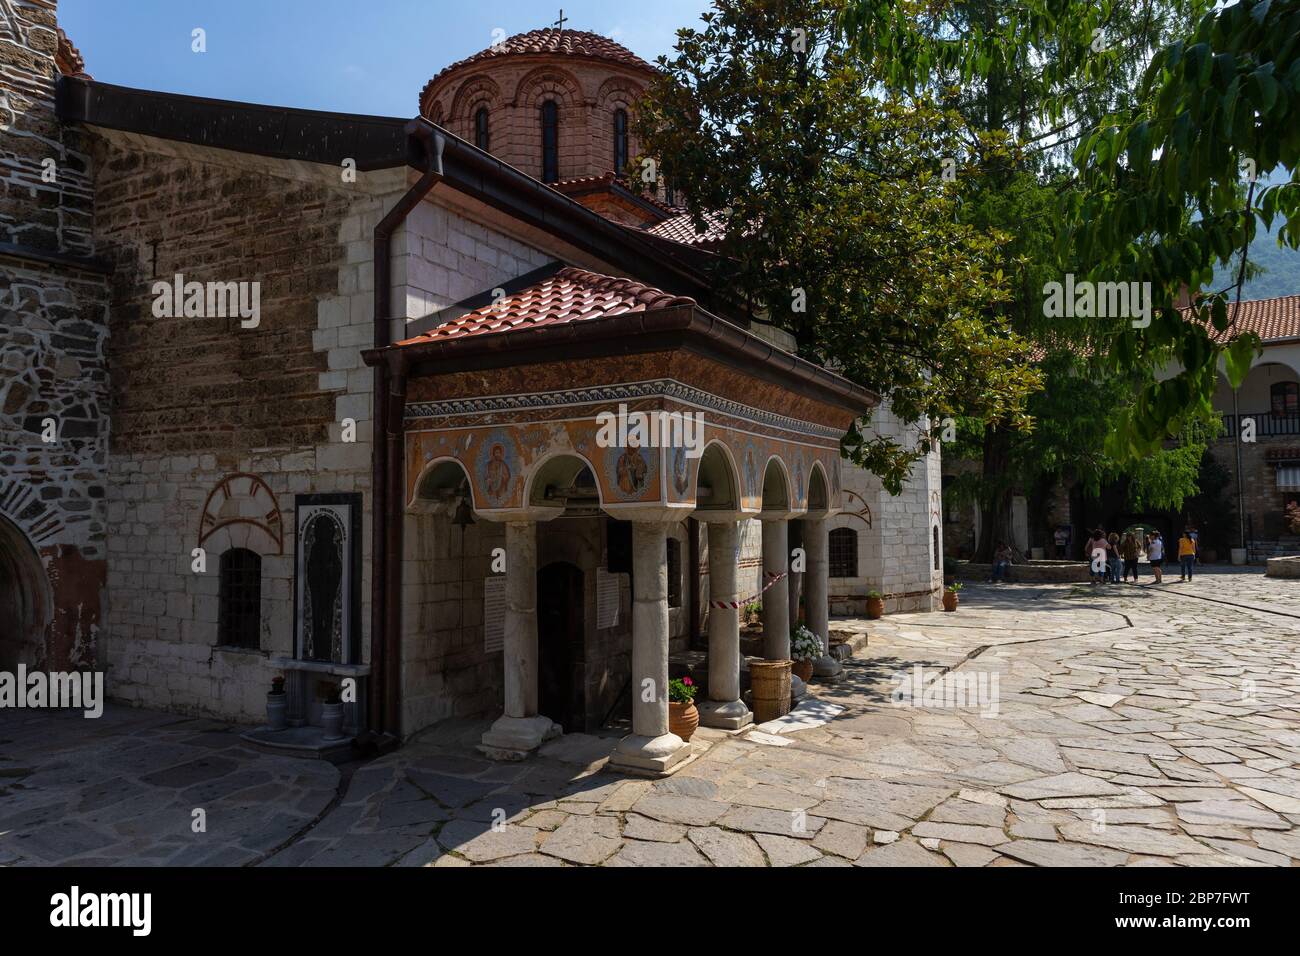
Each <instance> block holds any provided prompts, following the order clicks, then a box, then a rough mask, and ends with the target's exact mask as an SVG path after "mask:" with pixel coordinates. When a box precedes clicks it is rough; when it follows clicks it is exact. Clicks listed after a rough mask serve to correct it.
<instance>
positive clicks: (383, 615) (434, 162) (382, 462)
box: [370, 118, 444, 736]
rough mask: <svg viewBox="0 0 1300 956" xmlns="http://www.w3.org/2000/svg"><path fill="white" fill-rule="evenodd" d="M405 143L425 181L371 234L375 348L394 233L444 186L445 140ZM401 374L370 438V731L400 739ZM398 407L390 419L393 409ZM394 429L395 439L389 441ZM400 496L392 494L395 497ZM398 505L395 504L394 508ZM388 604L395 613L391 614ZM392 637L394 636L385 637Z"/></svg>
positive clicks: (385, 392)
mask: <svg viewBox="0 0 1300 956" xmlns="http://www.w3.org/2000/svg"><path fill="white" fill-rule="evenodd" d="M406 135H407V137H408V140H409V141H411V142H412V143H416V144H419V146H420V148H421V149H422V150H423V154H424V160H425V168H424V172H423V174H422V175H421V176H420V178H419V179H418V180H417V181H416V182H415V184H414V185H413V186H411V188H410V189H409V190H407V192H406V194H405V195H404V196H402V198H401V199H399V200H398V201H397V204H396V205H394V206H393V208H392V209H390V210H389V211H388V213H387V214H386V215H385V216H384V218H383V219H381V220H379V223H378V224H377V225H376V226H375V230H374V267H375V268H374V284H375V291H374V301H375V306H374V320H375V348H377V349H382V348H387V347H388V346H389V345H391V344H392V333H391V329H390V327H389V323H390V320H391V318H392V289H391V285H392V260H391V256H390V251H391V250H390V244H391V242H392V238H393V233H394V232H396V231H397V227H398V226H399V225H401V224H402V223H403V222H404V221H405V220H406V217H407V216H408V215H409V214H410V212H411V210H412V209H414V208H415V207H416V206H417V205H419V203H420V202H421V200H423V199H424V197H425V196H427V195H428V194H429V193H430V192H431V191H432V190H433V187H434V186H436V185H437V184H438V183H439V182H441V181H442V148H443V144H444V140H443V138H442V136H440V135H438V134H437V132H436V131H435V130H434V127H433V125H432V124H431V123H429V122H428V121H427V120H425V119H423V118H418V119H413V120H411V122H409V123H407V124H406ZM399 364H400V367H401V368H402V370H403V371H402V374H401V378H402V381H401V383H400V391H399V392H398V393H397V394H396V395H393V394H391V390H390V381H389V379H390V370H389V367H388V365H387V364H386V363H383V362H381V363H379V364H377V365H376V366H375V375H374V393H373V408H374V416H375V420H374V434H373V435H372V436H371V457H370V467H371V472H372V476H371V487H370V497H371V516H372V517H371V548H370V561H371V567H372V573H371V582H370V668H371V674H372V679H371V694H370V727H371V729H372V730H374V731H376V732H387V733H391V734H392V735H393V736H398V735H399V734H400V729H401V714H400V708H401V700H400V696H401V685H400V682H399V680H400V653H401V633H400V629H401V612H402V608H401V587H402V564H401V558H402V552H401V548H400V534H401V518H400V516H401V514H402V512H403V505H404V502H403V501H402V488H403V486H404V482H403V481H402V477H403V476H402V474H401V472H402V468H401V465H400V462H401V437H402V407H403V403H404V402H405V393H406V385H405V372H404V368H405V363H404V362H401V363H399ZM394 405H396V411H395V412H394V410H393V406H394ZM394 428H395V429H396V434H395V435H394ZM394 444H396V446H397V448H396V460H397V462H398V465H397V468H396V471H397V474H396V476H390V471H389V466H390V463H391V462H392V461H393V449H392V445H394ZM394 488H396V489H397V491H396V493H394V491H393V489H394ZM393 499H395V500H393ZM393 515H396V516H397V518H396V519H395V520H394V522H393V523H394V524H395V525H396V527H397V533H398V535H399V547H398V549H397V551H396V555H395V556H394V554H393V553H392V552H391V551H390V549H389V523H390V519H391V518H392V517H393ZM390 604H391V605H392V606H391V607H390ZM390 630H393V631H394V632H393V633H390Z"/></svg>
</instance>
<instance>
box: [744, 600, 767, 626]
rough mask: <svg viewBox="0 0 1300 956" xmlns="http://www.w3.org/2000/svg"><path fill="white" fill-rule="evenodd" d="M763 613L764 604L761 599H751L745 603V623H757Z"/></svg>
mask: <svg viewBox="0 0 1300 956" xmlns="http://www.w3.org/2000/svg"><path fill="white" fill-rule="evenodd" d="M762 613H763V605H762V603H761V602H759V601H750V602H749V603H748V604H746V605H745V623H746V624H757V623H758V622H759V617H760V615H761V614H762Z"/></svg>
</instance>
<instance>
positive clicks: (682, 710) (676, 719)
mask: <svg viewBox="0 0 1300 956" xmlns="http://www.w3.org/2000/svg"><path fill="white" fill-rule="evenodd" d="M697 689H698V688H697V687H696V686H695V682H694V681H693V680H691V679H690V678H689V677H675V678H673V679H672V680H670V681H669V682H668V732H669V733H670V734H676V735H677V736H678V737H681V738H682V740H690V739H691V735H693V734H694V733H695V729H696V728H697V727H699V726H700V712H699V711H698V710H696V709H695V691H696V690H697Z"/></svg>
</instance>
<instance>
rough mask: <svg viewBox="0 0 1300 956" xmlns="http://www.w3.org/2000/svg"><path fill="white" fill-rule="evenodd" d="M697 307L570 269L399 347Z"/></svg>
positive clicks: (682, 299)
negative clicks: (675, 307) (635, 313)
mask: <svg viewBox="0 0 1300 956" xmlns="http://www.w3.org/2000/svg"><path fill="white" fill-rule="evenodd" d="M695 304H696V303H695V300H694V299H691V298H688V297H686V296H675V295H669V294H668V293H667V292H663V291H661V290H659V289H656V288H653V287H651V286H648V285H644V284H643V283H640V282H636V281H635V280H633V279H620V278H616V277H614V276H606V275H600V274H598V273H595V272H588V271H586V270H585V269H576V268H573V267H567V268H564V269H561V270H560V271H559V272H557V273H555V275H553V276H551V277H550V278H548V279H545V280H543V281H541V282H538V283H537V284H536V285H531V286H529V287H528V288H526V289H522V290H520V291H519V292H516V293H515V294H513V295H508V296H505V297H504V298H502V299H501V300H499V301H498V302H495V303H493V304H492V305H486V306H483V307H482V308H480V309H475V310H474V311H472V312H468V313H466V314H465V315H463V316H461V317H460V318H459V319H455V320H453V321H451V322H448V323H446V324H444V325H440V326H438V327H437V328H436V329H431V330H430V331H428V332H426V333H424V334H423V335H418V336H416V337H415V338H411V339H406V340H404V341H402V342H398V343H397V344H398V345H412V344H414V343H417V342H429V341H438V340H447V339H461V338H467V337H468V336H471V335H490V334H493V333H497V332H512V331H516V330H519V329H527V328H535V327H538V326H543V325H559V324H561V323H565V322H587V321H591V320H594V319H604V318H609V317H611V316H615V315H623V314H624V313H627V312H649V311H652V310H655V309H667V308H672V307H673V306H693V305H695Z"/></svg>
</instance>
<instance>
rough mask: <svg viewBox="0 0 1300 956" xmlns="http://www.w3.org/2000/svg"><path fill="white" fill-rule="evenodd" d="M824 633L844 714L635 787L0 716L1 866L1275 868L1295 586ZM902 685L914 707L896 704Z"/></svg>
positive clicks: (1290, 733) (162, 721)
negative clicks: (338, 765) (85, 730)
mask: <svg viewBox="0 0 1300 956" xmlns="http://www.w3.org/2000/svg"><path fill="white" fill-rule="evenodd" d="M1150 581H1151V579H1150V577H1149V576H1146V577H1144V578H1143V584H1144V585H1148V584H1150ZM1222 602H1230V603H1222ZM832 626H833V627H834V628H836V629H844V630H850V631H858V632H861V631H866V632H868V633H869V635H870V637H869V641H868V645H867V647H866V649H865V650H864V651H863V652H861V654H860V656H859V657H858V658H857V659H854V660H852V661H850V662H848V663H847V664H846V667H845V678H844V680H843V681H842V682H841V683H839V684H837V685H833V686H821V685H816V684H814V685H813V686H812V690H813V692H814V695H815V696H816V697H817V698H818V699H819V701H820V702H821V703H822V704H823V705H824V704H833V705H836V706H837V707H839V708H842V710H839V711H838V712H836V713H835V716H833V717H832V718H830V719H829V721H826V722H822V721H813V722H814V723H818V726H814V727H811V728H808V729H793V730H788V731H786V732H773V731H779V730H781V729H782V728H771V727H767V728H760V729H757V730H752V731H750V732H748V733H744V734H741V735H739V736H726V735H723V734H721V733H719V732H716V731H709V730H706V729H703V728H701V730H700V731H699V733H698V734H697V736H696V738H695V741H694V742H693V744H694V749H695V753H696V757H695V759H694V760H693V762H691V763H690V764H689V765H687V766H686V767H685V768H684V769H682V770H681V771H679V772H678V773H677V774H676V775H675V776H673V777H670V778H668V779H666V780H660V781H654V782H652V781H645V780H634V779H628V778H625V777H620V776H615V775H613V774H609V773H606V772H604V770H603V769H602V765H603V762H604V758H605V756H606V755H607V754H608V752H609V750H610V749H611V747H612V745H613V738H602V737H597V736H588V735H570V736H566V737H563V738H560V739H559V740H557V741H554V742H552V743H551V744H549V745H548V746H547V748H546V751H545V753H544V754H543V755H542V756H541V757H538V758H534V759H531V760H528V761H525V762H523V763H516V764H509V763H507V764H500V763H492V762H489V761H487V760H484V759H482V758H481V757H479V756H478V755H477V754H476V753H475V752H474V750H473V744H474V742H475V741H476V740H477V738H478V735H479V734H480V733H481V732H482V730H483V728H484V726H485V725H486V724H485V722H479V721H456V722H451V723H448V724H444V725H440V726H439V727H436V728H433V729H431V730H430V731H429V732H426V733H425V734H423V735H421V736H420V737H419V738H418V739H417V740H415V741H414V742H411V743H410V744H408V745H407V746H406V747H403V748H402V749H401V750H399V751H397V752H395V753H393V754H390V755H389V756H387V757H384V758H381V759H380V760H377V761H374V762H371V763H368V764H362V765H354V766H351V767H345V768H343V773H342V776H340V775H339V772H338V771H336V770H335V769H334V768H333V767H330V766H328V765H325V764H320V763H313V762H308V761H296V760H291V759H288V758H279V757H268V756H266V755H262V754H256V753H252V752H250V751H247V750H245V749H244V748H243V747H241V746H238V745H237V744H236V743H235V740H236V738H237V734H236V733H234V732H233V731H226V730H223V729H222V728H221V727H220V726H218V725H210V724H207V723H206V722H202V721H187V720H185V719H183V718H178V717H170V716H166V715H158V714H149V713H147V712H143V711H125V710H122V709H110V711H109V713H108V714H107V715H106V716H105V718H103V720H101V721H99V722H92V721H83V722H81V723H84V724H92V723H98V724H100V726H99V727H97V728H95V729H94V733H95V734H96V736H95V737H93V738H82V739H80V740H77V739H75V738H74V735H73V734H72V731H74V730H80V728H79V727H77V726H74V725H71V722H70V721H69V720H68V719H67V718H64V717H51V716H48V715H41V716H39V717H37V718H32V717H31V716H30V715H27V714H24V715H23V717H22V719H21V720H16V719H15V715H14V714H12V713H8V714H0V740H3V741H4V743H3V745H2V746H0V863H3V862H8V863H27V864H31V863H35V864H40V863H48V862H57V861H64V862H67V861H72V860H78V861H82V862H89V863H112V862H132V863H145V864H161V863H191V862H205V863H230V864H242V865H264V866H297V865H308V866H315V865H327V866H333V865H372V866H386V865H398V866H425V865H433V866H470V865H529V866H562V865H610V866H651V865H684V866H709V865H718V866H725V865H752V866H764V865H770V866H849V865H858V866H911V865H921V866H950V865H957V866H1021V865H1088V866H1093V865H1096V866H1120V865H1130V866H1167V865H1191V866H1250V865H1273V866H1290V865H1293V864H1294V863H1295V861H1296V859H1298V858H1300V832H1298V831H1297V824H1298V823H1300V668H1298V666H1297V665H1298V664H1300V653H1298V650H1300V582H1290V581H1273V580H1270V579H1266V578H1264V576H1263V575H1262V573H1260V572H1259V571H1258V570H1249V571H1228V572H1222V573H1206V574H1201V575H1200V576H1198V577H1197V579H1196V580H1195V581H1194V582H1193V583H1191V584H1179V583H1177V575H1174V578H1173V581H1172V582H1170V579H1169V578H1168V577H1166V584H1165V585H1164V586H1163V587H1162V588H1160V589H1158V590H1157V589H1155V588H1151V587H1133V586H1131V585H1112V586H1109V587H1106V588H1096V587H1092V586H1089V585H1062V586H1041V585H1009V586H1001V587H997V588H992V587H981V586H974V587H968V588H967V589H966V590H965V591H963V592H962V606H961V608H960V609H959V610H958V612H957V613H956V614H944V613H942V612H939V613H933V614H915V615H898V616H892V617H888V618H886V619H884V620H882V621H873V622H865V621H837V622H834V623H833V625H832ZM917 665H920V667H921V668H922V673H923V675H924V680H925V681H926V682H927V685H926V686H927V687H928V691H926V690H924V689H923V690H922V691H921V692H920V693H914V692H913V689H912V688H911V686H910V682H911V680H912V679H913V678H914V676H915V675H916V667H917ZM936 680H937V681H938V682H937V683H934V682H935V681H936ZM820 709H821V710H822V711H829V710H833V709H834V708H826V707H824V706H823V707H821V708H820ZM46 724H48V725H54V726H55V729H56V730H57V731H58V732H57V734H56V735H55V738H57V739H56V741H55V742H56V746H55V749H54V752H53V753H52V754H50V755H43V747H44V746H45V745H44V743H43V740H42V735H43V734H44V733H45V729H44V726H43V725H46ZM335 788H337V790H338V791H339V792H338V793H337V794H336V792H335ZM116 794H122V796H120V797H118V798H117V799H114V795H116ZM203 804H206V805H208V806H210V807H212V808H214V809H215V811H218V812H210V813H209V815H208V829H207V832H206V833H202V834H196V833H190V832H187V831H188V830H189V829H190V827H189V820H190V810H191V808H192V807H196V806H200V805H203Z"/></svg>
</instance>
